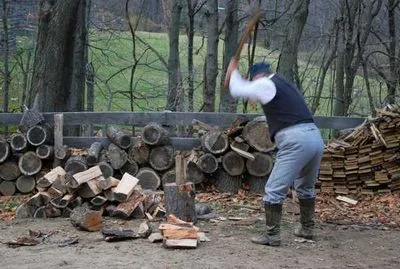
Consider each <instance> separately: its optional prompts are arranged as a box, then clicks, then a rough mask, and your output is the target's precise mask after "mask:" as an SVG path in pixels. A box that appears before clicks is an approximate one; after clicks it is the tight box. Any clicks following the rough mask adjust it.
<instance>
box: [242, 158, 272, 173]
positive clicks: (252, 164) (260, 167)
mask: <svg viewBox="0 0 400 269" xmlns="http://www.w3.org/2000/svg"><path fill="white" fill-rule="evenodd" d="M253 155H254V157H255V160H254V161H252V160H247V161H246V168H247V171H248V172H249V174H250V175H252V176H257V177H263V176H266V175H268V174H269V173H270V172H271V170H272V166H273V159H272V157H271V155H269V154H266V153H262V152H255V153H254V154H253Z"/></svg>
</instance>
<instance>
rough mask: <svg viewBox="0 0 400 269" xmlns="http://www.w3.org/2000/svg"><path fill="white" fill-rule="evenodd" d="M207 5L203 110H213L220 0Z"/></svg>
mask: <svg viewBox="0 0 400 269" xmlns="http://www.w3.org/2000/svg"><path fill="white" fill-rule="evenodd" d="M207 6H208V9H207V11H206V17H207V22H208V23H207V58H206V61H205V69H204V89H203V103H204V107H203V111H205V112H213V111H215V92H216V85H217V76H218V41H219V30H218V21H219V20H218V0H208V2H207Z"/></svg>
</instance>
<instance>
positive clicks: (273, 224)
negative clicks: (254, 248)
mask: <svg viewBox="0 0 400 269" xmlns="http://www.w3.org/2000/svg"><path fill="white" fill-rule="evenodd" d="M281 218H282V204H265V223H266V226H267V227H266V231H265V232H264V233H263V234H262V235H260V236H256V237H253V238H252V239H251V242H253V243H255V244H260V245H267V246H274V247H276V246H280V245H281Z"/></svg>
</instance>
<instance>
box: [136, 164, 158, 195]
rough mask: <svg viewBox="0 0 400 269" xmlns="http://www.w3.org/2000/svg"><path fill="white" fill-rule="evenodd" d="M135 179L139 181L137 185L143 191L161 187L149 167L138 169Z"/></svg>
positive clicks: (155, 174) (154, 173) (156, 175)
mask: <svg viewBox="0 0 400 269" xmlns="http://www.w3.org/2000/svg"><path fill="white" fill-rule="evenodd" d="M136 178H137V179H139V185H140V186H141V187H142V188H143V189H144V190H153V191H155V190H157V189H158V187H160V185H161V179H160V177H159V176H158V174H157V173H156V171H154V170H153V169H151V168H149V167H143V168H140V169H139V171H138V172H137V174H136Z"/></svg>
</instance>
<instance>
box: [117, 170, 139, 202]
mask: <svg viewBox="0 0 400 269" xmlns="http://www.w3.org/2000/svg"><path fill="white" fill-rule="evenodd" d="M138 183H139V179H137V178H136V177H134V176H131V175H129V174H128V173H125V174H124V175H123V176H122V179H121V181H120V182H119V184H118V186H117V188H116V189H115V192H114V195H115V199H116V200H117V201H119V202H124V201H126V200H127V199H128V198H129V196H131V194H132V193H133V191H134V190H135V187H136V185H137V184H138Z"/></svg>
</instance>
